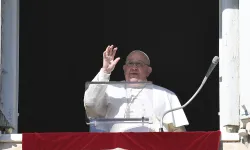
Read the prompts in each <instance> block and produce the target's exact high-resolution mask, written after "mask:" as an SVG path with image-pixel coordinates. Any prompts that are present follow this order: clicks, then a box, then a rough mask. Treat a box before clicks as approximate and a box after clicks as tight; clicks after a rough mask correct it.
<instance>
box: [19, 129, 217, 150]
mask: <svg viewBox="0 0 250 150" xmlns="http://www.w3.org/2000/svg"><path fill="white" fill-rule="evenodd" d="M219 143H220V131H212V132H153V133H152V132H150V133H86V132H85V133H82V132H81V133H68V132H66V133H23V142H22V146H23V147H22V148H23V150H101V149H114V148H118V147H119V148H123V149H128V150H218V149H219Z"/></svg>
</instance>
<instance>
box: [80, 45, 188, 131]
mask: <svg viewBox="0 0 250 150" xmlns="http://www.w3.org/2000/svg"><path fill="white" fill-rule="evenodd" d="M116 51H117V47H114V46H113V45H110V46H108V47H107V48H106V50H105V51H104V52H103V66H102V68H101V70H100V71H99V73H98V74H97V75H96V76H95V78H94V79H93V80H92V81H95V82H109V80H110V75H111V73H112V71H113V70H114V68H115V66H116V64H117V63H118V61H119V60H120V58H119V57H118V58H115V54H116ZM123 70H124V75H125V80H126V81H127V82H131V83H145V82H147V78H148V76H149V75H150V73H151V72H152V67H151V66H150V59H149V57H148V56H147V55H146V54H145V53H144V52H142V51H140V50H134V51H132V52H131V53H130V54H129V55H128V56H127V58H126V62H125V64H124V65H123ZM126 90H129V91H130V93H134V96H131V97H132V98H131V99H126V100H124V97H123V96H121V95H122V93H124V91H125V92H128V91H126ZM150 93H153V94H150ZM112 94H113V96H111V95H112ZM119 96H120V97H119ZM84 106H85V109H86V113H87V116H88V117H91V118H140V117H148V118H151V119H152V125H149V126H147V128H148V129H147V130H148V131H152V132H157V131H158V130H159V128H160V118H161V117H162V114H163V113H164V112H166V111H167V110H170V109H172V108H176V107H180V102H179V100H178V98H177V96H176V95H175V93H173V92H171V91H169V90H168V89H165V88H163V87H160V86H157V85H154V84H152V87H151V88H145V87H143V88H138V89H137V88H133V86H130V87H126V88H124V87H119V85H117V86H108V85H103V84H96V85H90V86H89V87H88V89H87V90H86V91H85V96H84ZM163 123H164V126H163V127H164V131H169V132H182V131H185V127H184V126H185V125H188V120H187V118H186V115H185V113H184V111H183V110H182V109H179V110H176V111H174V112H171V113H169V114H167V115H166V116H165V117H164V119H163ZM145 131H146V130H145V128H142V127H140V126H139V127H138V125H137V126H136V125H133V124H128V123H124V124H122V123H117V124H113V125H112V127H111V128H110V132H145Z"/></svg>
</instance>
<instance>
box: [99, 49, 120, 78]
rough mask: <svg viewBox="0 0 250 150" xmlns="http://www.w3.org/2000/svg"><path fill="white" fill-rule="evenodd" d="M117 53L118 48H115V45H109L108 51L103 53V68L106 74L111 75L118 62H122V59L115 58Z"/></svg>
mask: <svg viewBox="0 0 250 150" xmlns="http://www.w3.org/2000/svg"><path fill="white" fill-rule="evenodd" d="M116 51H117V47H114V46H113V45H109V46H108V47H107V48H106V50H105V51H104V52H103V66H102V68H103V69H104V71H105V72H106V73H111V72H112V71H113V70H114V68H115V66H116V64H117V62H118V61H119V60H120V57H117V58H116V59H114V58H115V54H116Z"/></svg>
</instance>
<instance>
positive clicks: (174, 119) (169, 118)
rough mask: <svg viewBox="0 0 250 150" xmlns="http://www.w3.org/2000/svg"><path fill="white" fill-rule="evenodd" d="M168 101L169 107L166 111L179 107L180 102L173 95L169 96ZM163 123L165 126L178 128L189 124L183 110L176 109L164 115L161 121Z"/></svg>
mask: <svg viewBox="0 0 250 150" xmlns="http://www.w3.org/2000/svg"><path fill="white" fill-rule="evenodd" d="M169 100H170V101H169V103H167V104H168V105H169V104H170V107H169V106H168V107H167V108H168V109H173V108H177V107H181V104H180V101H179V99H178V97H177V96H176V95H175V94H171V95H169ZM163 122H164V123H166V124H169V123H173V125H174V126H175V127H180V126H184V125H188V124H189V123H188V120H187V117H186V115H185V113H184V111H183V109H178V110H175V111H173V112H170V113H168V114H166V115H165V117H164V119H163Z"/></svg>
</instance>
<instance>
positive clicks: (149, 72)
mask: <svg viewBox="0 0 250 150" xmlns="http://www.w3.org/2000/svg"><path fill="white" fill-rule="evenodd" d="M151 72H152V67H148V74H147V77H148V76H149V75H150V74H151Z"/></svg>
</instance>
